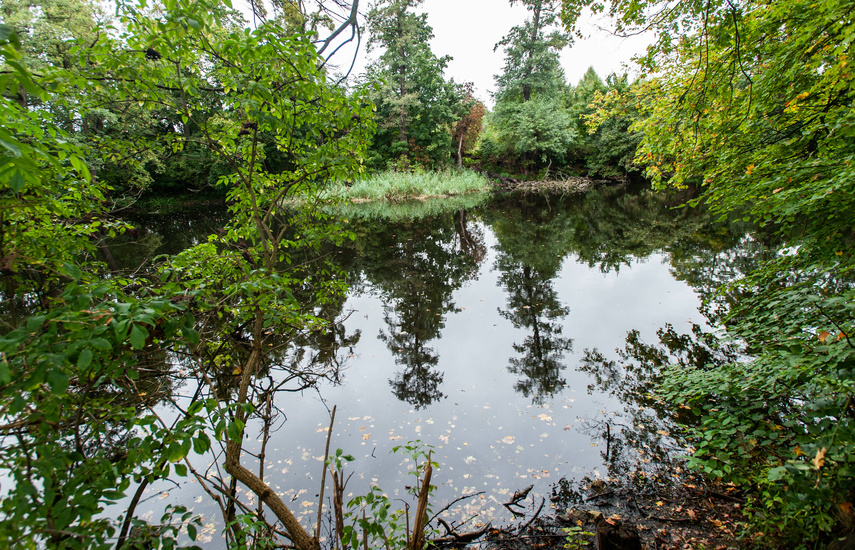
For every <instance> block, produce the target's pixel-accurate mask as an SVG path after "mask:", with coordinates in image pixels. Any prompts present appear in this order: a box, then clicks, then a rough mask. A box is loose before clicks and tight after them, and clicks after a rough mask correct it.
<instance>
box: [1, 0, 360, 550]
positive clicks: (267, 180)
mask: <svg viewBox="0 0 855 550" xmlns="http://www.w3.org/2000/svg"><path fill="white" fill-rule="evenodd" d="M118 13H119V16H120V18H121V21H120V23H121V31H119V30H116V29H108V28H106V27H104V28H102V29H101V32H98V33H96V36H97V37H98V38H97V40H96V41H95V42H94V43H83V44H80V43H78V44H76V45H75V46H74V47H73V48H71V49H70V50H69V52H71V55H72V61H73V65H74V67H73V69H74V70H70V69H65V68H63V67H55V66H50V67H47V69H46V71H45V73H44V74H41V75H39V76H35V75H34V74H32V73H31V72H30V71H29V70H28V69H27V67H26V65H25V64H24V62H22V56H21V53H20V51H21V43H20V42H19V41H17V40H16V37H15V35H14V34H13V33H12V32H11V30H10V29H9V28H8V27H6V26H0V48H2V49H0V52H2V55H3V58H4V61H5V63H6V64H7V65H8V66H9V67H10V70H9V72H7V73H4V75H3V76H2V79H0V85H1V86H2V91H3V92H4V93H3V98H2V100H0V120H2V127H0V147H2V149H0V155H2V156H0V160H2V162H0V175H1V176H2V178H0V182H2V188H0V189H2V194H0V196H2V200H3V203H4V208H3V209H2V210H0V212H2V214H0V216H2V217H3V218H2V223H0V230H2V239H0V256H2V258H3V265H4V271H3V276H4V278H5V279H6V283H7V284H6V289H5V292H7V293H9V294H17V295H19V296H23V297H24V298H23V299H22V300H21V302H20V303H22V304H23V305H24V306H25V307H24V308H22V311H19V312H15V313H14V314H13V315H11V316H10V319H8V320H4V321H5V322H6V323H7V325H6V327H4V331H3V336H2V338H0V353H2V362H0V398H2V402H0V410H2V424H0V434H2V446H0V457H2V462H3V464H4V468H8V470H6V471H8V472H9V475H10V476H11V478H12V479H13V483H12V484H11V485H10V486H9V487H4V494H3V495H2V500H0V513H2V518H3V521H2V522H0V525H2V527H0V540H2V541H3V544H4V545H7V546H10V547H13V546H21V545H32V546H40V545H47V546H51V547H58V548H105V547H109V546H112V545H113V543H114V542H116V544H117V546H118V547H121V546H122V545H123V544H124V543H125V542H127V541H129V540H130V539H129V538H128V537H129V536H130V534H131V529H130V528H131V526H132V525H137V526H143V525H142V524H143V523H144V522H142V521H141V520H139V519H137V518H135V517H134V508H135V505H136V502H138V501H139V498H140V496H141V494H142V492H143V491H144V490H145V488H146V487H147V485H148V484H149V483H151V482H153V481H156V480H158V479H163V478H166V477H167V476H170V475H171V474H172V473H173V472H174V473H175V475H178V476H187V475H192V476H194V477H195V479H197V480H198V481H199V482H200V483H201V484H203V486H204V487H206V488H207V489H208V490H209V491H210V493H209V494H211V496H212V497H213V498H215V499H217V500H218V502H219V503H220V504H221V505H222V509H223V512H224V515H225V517H224V519H225V521H226V523H227V524H228V531H227V537H228V540H227V542H228V543H229V544H252V543H254V542H257V543H259V544H261V543H262V540H261V539H265V540H268V539H271V538H274V537H276V535H274V534H273V533H274V531H273V529H272V528H271V526H270V525H271V524H272V523H273V522H275V521H278V522H281V524H282V525H283V526H284V530H285V531H286V532H287V536H288V538H289V539H290V541H291V543H292V544H293V545H295V546H296V547H297V548H301V549H309V548H318V546H319V545H318V539H317V536H318V535H317V532H315V533H314V534H312V533H310V532H309V531H308V530H307V529H306V528H305V527H303V526H301V525H300V524H299V523H298V522H297V521H296V519H295V518H294V516H293V514H292V513H291V512H290V510H289V509H288V507H287V505H286V504H285V503H284V502H282V501H281V499H280V498H279V497H278V496H277V494H276V493H275V492H274V491H272V490H270V488H269V486H268V485H267V484H266V482H265V480H264V470H263V469H262V470H261V471H260V472H254V471H250V470H249V469H248V468H247V466H246V464H247V459H246V451H245V449H244V448H243V441H244V438H245V434H246V433H247V432H248V431H249V430H251V429H253V428H254V427H255V426H260V430H261V431H262V433H263V434H264V433H266V432H265V431H264V430H265V428H264V426H268V428H269V424H268V423H267V422H268V420H269V418H270V411H269V407H268V408H265V407H262V406H260V405H259V404H261V403H270V402H271V394H270V392H271V391H273V390H272V389H271V388H270V387H267V386H265V385H264V384H263V383H262V378H263V377H265V376H270V377H273V376H274V374H275V376H277V385H276V386H275V387H276V388H282V387H286V388H287V387H293V386H296V387H298V388H300V387H308V386H310V385H311V384H313V383H314V381H316V380H317V379H318V377H319V376H323V375H325V374H326V373H327V370H326V366H323V368H322V369H318V370H316V369H313V368H311V365H309V366H308V367H304V365H301V364H299V363H297V364H295V363H292V362H290V361H287V360H286V359H287V357H286V355H287V354H286V353H285V352H286V351H287V350H288V349H290V346H292V345H293V343H294V341H299V338H297V335H296V334H295V333H296V332H297V331H299V330H308V329H313V330H318V331H322V330H324V329H325V328H326V327H327V325H328V323H329V322H328V320H325V319H322V318H321V317H320V315H321V314H323V313H324V312H323V307H322V306H323V305H324V304H328V303H332V302H334V298H335V297H336V295H338V294H339V292H340V291H341V289H342V288H343V281H342V280H341V279H340V277H339V276H338V274H337V273H336V272H335V270H332V269H330V268H329V267H328V266H326V265H324V264H322V263H318V262H315V263H313V264H311V265H310V266H309V267H306V266H305V265H303V263H302V262H301V261H300V260H302V259H303V258H304V256H305V255H308V254H307V252H308V251H310V250H312V249H314V248H315V247H317V246H319V244H320V243H322V242H326V241H327V240H328V239H332V240H337V239H341V238H343V237H344V235H343V233H342V232H341V231H340V228H338V227H336V226H335V225H334V224H330V223H327V221H326V220H325V218H324V217H323V216H321V215H319V214H317V213H316V212H315V211H314V210H313V209H312V205H314V204H315V203H316V198H317V191H318V190H319V188H320V187H321V186H322V185H323V184H324V182H326V181H328V180H330V179H335V178H344V177H347V176H350V175H352V174H354V173H356V172H358V171H359V170H360V159H361V155H362V154H363V153H364V148H365V146H366V143H367V141H368V138H369V136H370V134H371V132H372V130H373V127H372V123H371V115H370V110H369V108H368V103H367V101H366V100H365V99H364V98H363V97H362V96H360V95H355V96H348V95H347V94H345V92H344V91H343V90H342V89H341V88H338V87H336V86H333V85H331V83H330V82H329V80H328V78H327V75H326V73H325V72H324V70H323V68H322V67H323V65H324V63H325V60H324V59H322V58H321V57H320V56H319V52H318V48H316V46H315V44H314V43H313V39H314V38H315V36H314V35H313V34H312V33H302V32H289V31H288V30H287V29H284V28H283V27H281V26H279V25H277V24H276V23H271V22H267V23H264V24H261V25H259V26H258V27H257V28H256V29H255V30H249V29H243V28H228V27H225V26H224V25H223V24H222V22H223V21H224V20H225V19H227V18H228V17H229V16H230V15H231V14H230V13H229V12H228V11H227V10H226V9H225V8H223V7H222V6H220V5H219V4H217V3H208V2H196V1H189V0H179V1H169V2H166V3H165V5H164V6H163V11H162V12H161V13H159V14H157V15H158V16H157V17H154V16H152V15H151V14H150V13H149V12H148V10H147V9H146V8H145V4H144V3H141V4H140V5H129V4H120V5H119V10H118ZM22 89H23V90H25V91H26V92H27V93H28V94H29V95H30V96H31V97H35V98H38V100H39V101H42V102H47V101H56V102H61V103H60V104H62V105H63V106H64V107H66V109H67V110H68V112H69V113H70V115H71V116H70V117H69V118H70V119H71V120H81V117H82V116H83V115H84V114H85V113H86V111H85V110H84V109H85V108H86V105H88V103H83V102H78V101H76V100H77V98H79V97H86V98H88V99H92V100H97V99H98V98H101V97H109V98H110V99H111V101H112V102H113V104H114V105H117V106H125V107H130V106H136V107H139V108H141V109H144V110H146V111H149V112H151V111H155V110H156V111H158V112H159V113H161V114H164V115H165V116H168V117H169V119H170V120H174V121H179V120H180V122H181V124H182V125H183V126H184V127H187V126H188V125H194V126H195V127H196V128H197V131H194V132H179V133H166V134H165V135H162V136H157V138H159V139H160V140H161V141H160V142H159V143H158V142H155V143H153V145H160V146H168V147H171V148H174V149H181V148H183V147H185V146H186V145H187V144H194V145H196V146H198V147H201V148H204V149H205V150H206V151H208V152H209V154H210V155H212V156H215V157H217V158H218V159H220V160H221V161H222V162H223V163H225V164H227V165H228V166H229V167H230V172H229V173H228V174H226V175H224V176H223V177H222V178H221V179H220V184H221V185H223V186H224V187H226V188H227V189H228V193H229V201H230V204H231V208H232V209H231V213H232V218H231V221H230V223H229V224H228V225H227V226H226V227H225V230H224V232H223V233H221V234H216V235H212V236H211V237H210V238H209V239H208V241H207V242H205V243H202V244H200V245H198V246H196V247H193V248H191V249H189V250H187V251H185V252H184V253H182V254H180V255H179V256H178V257H176V258H172V259H169V260H168V261H166V262H165V263H163V264H162V265H160V266H159V271H157V272H156V273H153V274H151V276H150V277H149V278H144V276H143V274H140V275H139V276H138V277H136V278H134V279H124V278H121V277H116V276H113V277H111V276H107V275H106V273H105V272H104V270H103V269H102V266H101V265H100V264H99V263H98V262H95V261H92V252H93V250H94V249H93V247H92V245H91V243H89V240H90V238H91V236H92V235H93V234H94V233H95V232H96V231H99V230H100V229H103V228H105V227H107V228H110V226H109V225H108V224H107V221H106V220H103V219H102V217H101V216H102V212H103V210H102V209H103V205H104V193H105V191H106V189H105V188H106V186H105V184H104V183H103V182H101V181H99V180H98V179H97V178H93V177H92V174H91V171H90V169H89V168H88V166H87V165H86V163H85V162H84V160H83V158H84V156H83V153H84V151H85V152H86V153H89V154H90V155H93V156H94V155H95V154H100V155H104V156H105V157H106V160H111V159H110V156H109V155H110V154H112V151H113V149H99V148H95V147H92V148H90V149H84V148H82V147H81V146H80V145H79V144H76V143H75V141H74V140H73V139H69V136H68V132H66V131H64V130H63V129H62V128H61V127H60V125H59V124H58V123H57V122H56V121H57V117H56V116H55V115H54V114H53V113H51V112H47V113H45V112H40V111H38V110H35V109H31V108H30V105H31V104H29V103H27V104H22V103H21V102H18V101H10V100H9V99H7V97H17V96H18V95H19V94H18V92H19V91H20V90H22ZM207 93H218V94H221V97H222V99H221V103H220V106H221V108H220V112H219V113H218V114H217V115H216V116H210V113H209V112H208V110H207V108H205V107H204V106H201V107H200V102H199V98H200V97H202V96H203V95H204V94H207ZM63 94H67V95H63ZM84 94H85V96H84ZM64 97H67V98H68V99H67V100H64V99H63V98H64ZM105 122H106V123H108V124H105V132H109V131H110V130H111V128H110V127H109V122H110V121H105ZM265 133H266V134H268V135H269V136H270V140H271V142H272V143H273V144H275V147H274V148H275V151H276V152H277V153H278V154H280V155H281V159H282V160H281V162H280V164H278V169H277V170H275V171H273V170H270V169H269V168H268V166H269V165H268V164H267V163H265V160H266V159H267V155H268V154H269V151H267V150H265V148H264V147H262V146H260V136H261V135H262V134H265ZM153 139H154V138H153ZM102 160H104V159H103V158H102ZM131 161H133V159H132V160H131ZM131 161H129V162H131ZM297 193H299V194H301V195H302V196H303V198H304V202H305V204H307V205H308V206H307V208H304V209H293V208H290V207H288V206H287V201H286V200H285V199H286V198H287V197H289V196H291V195H294V194H297ZM110 230H111V231H112V229H110ZM81 258H82V259H81ZM298 291H303V292H310V293H312V294H314V295H315V297H316V298H317V300H316V301H315V303H316V304H320V306H321V307H320V311H317V312H316V311H315V310H309V311H306V310H303V309H301V308H300V307H299V306H298V305H297V301H296V300H295V299H294V294H295V293H296V292H298ZM4 302H5V300H4ZM170 356H171V357H174V358H175V359H174V360H172V361H170V360H167V357H170ZM142 366H145V367H146V368H141V367H142ZM151 370H156V372H157V373H158V374H159V375H162V376H169V377H171V379H172V380H175V381H181V382H186V383H190V384H196V385H197V389H196V392H195V395H194V397H193V398H192V399H191V400H189V401H183V400H181V399H179V398H178V397H177V396H172V395H169V394H163V393H162V392H156V393H155V394H154V395H149V392H148V390H147V388H149V385H148V384H150V380H146V372H150V371H151ZM13 373H14V376H13ZM289 384H290V386H289ZM160 399H162V400H163V401H164V402H166V403H168V404H169V405H171V406H173V407H174V408H175V409H174V410H175V411H177V414H176V415H175V420H174V421H170V422H167V421H166V420H165V419H164V418H162V417H161V416H160V415H159V414H158V411H157V409H156V405H157V404H158V400H160ZM263 437H266V436H264V435H263ZM214 445H219V446H220V447H221V450H222V451H223V454H222V456H224V468H225V470H226V471H227V472H228V473H229V474H230V476H231V479H220V480H218V482H217V483H216V484H214V485H213V486H214V487H216V489H214V488H212V486H211V485H209V484H208V480H206V477H205V476H204V475H200V474H199V473H197V472H196V471H195V470H194V468H193V464H192V462H190V461H188V460H187V456H188V455H189V454H190V453H192V452H196V453H205V452H207V451H208V450H209V449H210V448H211V447H212V446H214ZM263 463H264V461H263V460H262V464H263ZM134 482H137V483H138V485H137V488H136V492H135V493H134V495H133V496H132V498H131V504H130V506H129V509H128V511H127V513H126V515H125V517H124V518H123V520H122V521H121V524H120V525H114V524H112V522H110V521H108V520H107V518H104V517H103V516H101V515H100V512H101V511H102V510H103V508H104V506H105V505H107V504H111V503H115V502H117V501H119V500H121V499H123V498H124V497H125V496H126V495H127V494H128V492H129V490H130V488H131V484H132V483H134ZM239 482H240V483H242V484H244V485H245V486H246V487H247V488H248V489H249V490H250V491H252V492H253V493H254V494H255V495H257V496H258V498H259V500H260V501H261V502H263V503H264V506H266V507H267V508H268V510H270V511H272V512H273V514H274V515H275V518H276V519H275V520H270V523H268V522H267V520H265V519H264V508H263V506H259V507H257V509H256V512H255V513H254V514H252V515H251V516H247V517H242V515H241V512H240V508H239V507H238V491H237V488H238V487H237V484H238V483H239ZM217 491H222V493H218V492H217ZM178 514H179V516H180V519H179V521H180V522H182V523H184V522H185V521H187V520H188V519H189V514H186V513H184V512H183V511H179V512H178ZM170 519H171V518H170V517H169V516H167V517H165V518H164V520H163V523H164V524H166V525H165V526H162V527H159V528H151V529H148V531H146V529H143V530H142V531H141V532H151V533H152V536H153V537H155V538H158V539H164V540H166V539H172V538H174V536H177V533H178V527H176V526H174V525H171V526H170V525H169V522H170ZM187 532H188V534H189V535H190V537H191V538H193V537H194V536H195V534H194V533H195V527H194V526H193V525H192V524H191V525H189V526H188V527H187ZM112 539H115V540H112ZM139 542H140V543H141V544H149V543H150V542H151V541H139ZM170 542H172V543H174V541H170ZM164 544H167V542H164Z"/></svg>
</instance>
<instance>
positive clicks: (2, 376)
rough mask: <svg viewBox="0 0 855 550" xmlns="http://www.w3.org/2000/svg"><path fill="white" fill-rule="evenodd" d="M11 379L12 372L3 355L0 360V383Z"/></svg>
mask: <svg viewBox="0 0 855 550" xmlns="http://www.w3.org/2000/svg"><path fill="white" fill-rule="evenodd" d="M11 381H12V372H11V371H10V370H9V363H8V362H7V361H6V357H5V356H4V357H3V358H2V360H0V385H4V384H8V383H9V382H11Z"/></svg>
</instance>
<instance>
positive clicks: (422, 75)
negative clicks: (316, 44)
mask: <svg viewBox="0 0 855 550" xmlns="http://www.w3.org/2000/svg"><path fill="white" fill-rule="evenodd" d="M423 1H424V0H381V1H378V2H377V3H376V4H374V6H372V8H371V11H370V12H369V13H368V28H369V31H370V32H371V38H370V39H369V42H368V45H369V49H371V48H381V49H382V50H383V53H382V54H381V55H380V58H379V59H378V60H377V62H376V63H374V64H373V65H372V66H371V67H369V71H368V81H369V83H372V85H373V83H379V86H378V87H377V88H376V89H375V91H374V92H373V93H372V94H371V99H372V100H373V101H374V103H375V104H376V105H377V121H378V126H379V129H378V132H377V134H376V136H375V138H374V143H373V144H372V147H371V149H372V151H374V155H375V159H374V164H375V165H377V166H382V165H384V164H386V163H395V162H398V161H400V162H401V166H402V167H407V166H409V164H410V163H412V162H415V163H418V164H421V165H423V166H431V165H438V164H445V163H447V162H448V160H449V159H450V158H451V150H452V149H451V147H452V141H451V130H452V125H453V124H454V122H455V121H456V120H458V119H459V118H460V117H461V116H462V115H463V114H464V113H465V112H466V111H467V110H468V109H469V105H467V104H465V103H463V102H462V101H461V96H462V93H461V91H460V90H459V88H458V86H456V85H455V84H454V83H453V82H448V81H446V80H445V79H444V78H443V75H442V73H443V71H444V70H445V67H446V65H447V64H448V61H449V60H450V59H451V58H450V57H448V56H444V57H437V56H436V55H434V53H433V52H432V51H431V50H430V47H429V46H428V44H429V42H430V39H431V38H433V30H432V29H431V27H430V25H428V23H427V15H426V14H415V13H412V10H413V9H414V8H416V7H418V6H419V5H421V4H422V2H423Z"/></svg>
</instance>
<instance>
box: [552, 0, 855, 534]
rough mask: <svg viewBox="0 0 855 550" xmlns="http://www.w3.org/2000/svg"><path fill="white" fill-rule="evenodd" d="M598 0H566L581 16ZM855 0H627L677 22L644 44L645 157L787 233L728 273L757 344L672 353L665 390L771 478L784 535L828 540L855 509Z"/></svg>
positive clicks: (737, 465) (638, 14)
mask: <svg viewBox="0 0 855 550" xmlns="http://www.w3.org/2000/svg"><path fill="white" fill-rule="evenodd" d="M589 6H590V7H595V8H597V9H599V6H595V5H594V4H593V3H592V2H589V1H587V0H583V1H581V2H574V1H565V2H564V9H563V12H562V15H563V18H564V20H565V22H566V23H567V24H568V26H570V28H573V27H574V25H576V22H577V21H578V19H577V17H578V15H579V14H580V13H581V11H582V9H584V8H585V7H589ZM672 8H673V9H672ZM853 9H855V4H853V2H851V1H828V2H819V3H806V2H802V1H799V0H784V1H782V2H776V3H772V4H765V3H759V2H757V3H755V2H748V3H741V4H736V3H731V2H727V3H707V4H703V3H685V4H679V5H677V6H671V5H669V6H665V4H664V3H661V2H655V1H650V2H641V3H639V2H635V1H632V2H630V1H623V0H619V1H616V2H612V3H610V5H609V12H610V13H611V14H612V15H613V16H614V18H615V20H616V26H617V29H618V31H619V32H632V31H633V30H636V29H639V28H644V27H653V28H655V29H656V31H657V32H658V33H659V40H658V42H657V43H656V44H655V46H654V47H652V48H651V49H650V50H649V53H648V55H647V56H646V57H645V58H644V59H643V60H642V61H643V67H644V68H646V70H647V71H648V75H647V79H646V81H645V82H644V83H643V84H642V85H640V86H639V87H638V98H639V102H640V103H639V105H640V107H639V108H640V110H641V117H640V119H639V120H638V121H637V122H636V123H635V124H634V125H633V128H634V129H635V130H636V131H639V132H641V134H642V136H643V137H642V141H641V144H640V147H639V149H638V152H637V154H636V161H637V162H639V163H640V164H642V165H644V166H645V170H646V173H647V175H648V176H649V177H650V178H651V179H652V180H653V181H654V184H655V185H658V186H661V185H674V186H678V187H680V186H689V185H693V186H698V187H699V188H701V189H703V200H704V201H705V202H707V203H708V204H710V205H711V207H712V208H713V209H714V210H715V211H716V212H718V213H719V214H725V213H733V212H739V213H740V214H741V215H743V216H745V217H746V219H753V220H756V221H757V222H758V223H760V224H765V225H768V226H772V227H774V228H776V229H777V230H778V232H779V235H780V237H781V239H782V243H781V247H780V248H779V251H778V255H777V257H775V258H772V259H770V260H769V261H767V262H765V263H763V264H762V265H760V266H759V267H758V268H757V269H755V270H754V271H753V272H751V273H749V274H748V276H747V277H745V278H744V279H742V280H741V281H740V282H739V283H738V284H736V285H734V286H733V287H732V288H730V289H728V291H729V292H730V293H731V295H732V296H734V298H735V300H734V304H733V306H732V308H731V310H730V312H729V316H728V318H727V320H726V321H725V326H726V327H727V329H728V332H729V333H730V334H731V335H733V337H735V338H739V339H742V340H743V341H744V342H745V344H746V346H747V351H748V353H749V354H751V356H752V357H753V360H751V361H746V362H739V363H734V362H723V363H721V364H717V365H711V366H708V367H704V368H695V369H672V370H670V371H668V372H667V373H666V375H665V377H664V379H663V389H662V390H661V391H662V392H663V395H664V396H665V397H667V398H668V399H669V400H671V402H672V403H674V404H675V405H676V404H679V405H686V404H688V405H689V406H692V407H694V410H695V412H696V414H697V415H698V416H699V417H700V420H701V424H700V427H698V428H696V429H694V430H692V431H691V433H692V434H693V435H694V437H695V438H696V440H697V442H698V445H697V451H696V452H695V454H694V457H693V459H692V460H693V464H695V465H696V466H697V467H699V468H702V469H703V470H704V471H705V472H707V473H708V474H710V475H712V476H714V477H721V478H725V479H727V480H730V481H733V482H736V483H740V484H745V485H749V484H750V485H752V486H756V487H758V490H757V492H756V494H755V495H754V496H755V498H756V500H755V502H756V508H755V511H756V512H757V513H755V514H752V516H751V517H752V520H753V521H754V522H755V523H756V524H757V526H758V529H760V530H762V531H764V532H765V533H767V535H768V536H769V537H771V538H772V539H773V540H772V542H771V543H772V544H781V543H788V542H798V543H799V544H805V543H813V542H814V541H821V540H823V538H827V537H830V536H831V535H832V534H834V533H835V531H836V530H838V529H840V528H841V526H842V525H845V524H846V523H847V522H851V521H852V515H851V502H852V501H853V500H852V499H853V498H855V477H853V471H852V467H851V464H852V463H853V462H855V455H853V450H852V449H853V448H855V445H853V441H855V421H853V416H854V415H853V411H855V406H853V397H855V392H853V390H852V380H853V378H852V371H851V368H850V366H851V364H852V362H853V360H855V346H853V345H852V340H851V337H850V335H851V334H852V330H853V328H855V327H853V322H852V319H853V309H852V304H853V299H855V296H853V291H852V279H853V267H855V266H853V261H852V258H853V244H855V233H853V228H852V224H851V220H852V219H855V187H853V185H852V182H853V176H855V173H853V170H855V162H853V161H855V140H853V139H852V138H853V128H855V125H853V122H855V113H853V112H852V109H851V104H852V101H853V98H855V86H853V83H855V75H853V73H852V71H851V70H850V69H849V68H848V64H849V59H850V56H851V36H853V33H855V27H854V26H855V21H853V20H852V18H851V16H850V15H849V14H850V13H852V10H853ZM735 434H744V435H739V436H735ZM850 524H851V523H850Z"/></svg>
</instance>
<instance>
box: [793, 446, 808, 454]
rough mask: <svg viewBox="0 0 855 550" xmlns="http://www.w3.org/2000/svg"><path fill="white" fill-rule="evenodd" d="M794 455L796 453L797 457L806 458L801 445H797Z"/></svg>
mask: <svg viewBox="0 0 855 550" xmlns="http://www.w3.org/2000/svg"><path fill="white" fill-rule="evenodd" d="M793 453H794V454H795V455H796V456H805V452H804V451H803V450H802V447H801V445H796V448H795V449H793Z"/></svg>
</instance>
